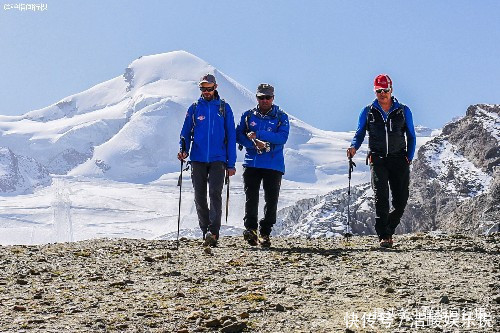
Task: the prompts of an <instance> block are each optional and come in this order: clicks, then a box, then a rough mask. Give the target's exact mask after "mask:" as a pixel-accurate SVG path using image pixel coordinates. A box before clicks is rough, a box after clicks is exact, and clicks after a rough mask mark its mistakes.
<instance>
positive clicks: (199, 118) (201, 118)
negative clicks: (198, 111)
mask: <svg viewBox="0 0 500 333" xmlns="http://www.w3.org/2000/svg"><path fill="white" fill-rule="evenodd" d="M196 119H198V120H200V121H201V120H203V119H205V116H199V117H198V118H196Z"/></svg>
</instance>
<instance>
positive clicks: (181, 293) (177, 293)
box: [175, 291, 186, 298]
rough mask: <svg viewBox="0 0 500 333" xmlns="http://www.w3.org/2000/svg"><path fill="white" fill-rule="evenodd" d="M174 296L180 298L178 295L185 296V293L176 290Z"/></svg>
mask: <svg viewBox="0 0 500 333" xmlns="http://www.w3.org/2000/svg"><path fill="white" fill-rule="evenodd" d="M175 297H178V298H180V297H186V294H184V293H183V292H182V291H178V292H176V293H175Z"/></svg>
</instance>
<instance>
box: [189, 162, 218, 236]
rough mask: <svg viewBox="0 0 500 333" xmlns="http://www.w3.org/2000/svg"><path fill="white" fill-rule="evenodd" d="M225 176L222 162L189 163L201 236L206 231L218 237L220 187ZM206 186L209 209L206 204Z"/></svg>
mask: <svg viewBox="0 0 500 333" xmlns="http://www.w3.org/2000/svg"><path fill="white" fill-rule="evenodd" d="M225 175H226V164H225V163H224V162H220V161H217V162H209V163H205V162H195V161H192V162H191V180H192V181H193V187H194V203H195V205H196V213H198V223H199V224H200V229H201V231H202V232H203V235H205V233H206V232H207V231H210V232H211V233H212V234H214V235H216V236H217V238H218V237H219V229H220V224H221V223H220V222H221V217H222V187H223V186H224V178H225ZM207 184H208V189H209V190H208V193H209V196H210V209H209V208H208V203H207Z"/></svg>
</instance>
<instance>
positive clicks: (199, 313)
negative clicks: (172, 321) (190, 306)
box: [187, 311, 203, 320]
mask: <svg viewBox="0 0 500 333" xmlns="http://www.w3.org/2000/svg"><path fill="white" fill-rule="evenodd" d="M201 317H203V311H193V312H191V313H190V314H189V315H188V316H187V319H190V320H195V319H198V318H201Z"/></svg>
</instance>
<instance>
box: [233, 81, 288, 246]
mask: <svg viewBox="0 0 500 333" xmlns="http://www.w3.org/2000/svg"><path fill="white" fill-rule="evenodd" d="M273 102H274V87H273V86H271V85H270V84H267V83H262V84H260V85H259V86H258V87H257V103H258V104H257V106H256V107H255V108H253V109H251V110H248V111H246V112H244V113H243V115H242V116H241V121H240V123H239V124H238V126H237V127H236V141H237V142H238V143H239V144H240V149H242V147H245V148H246V153H245V160H244V162H243V166H244V167H245V171H244V172H243V182H244V189H245V196H246V201H245V217H244V219H243V221H244V224H245V228H246V230H245V232H244V233H243V237H244V239H245V240H246V241H247V242H248V243H249V244H250V245H252V246H255V245H257V244H258V241H259V237H258V234H257V229H258V228H259V233H260V244H261V246H262V247H270V246H271V239H270V235H271V231H272V227H273V225H274V224H275V223H276V211H277V208H278V197H279V191H280V186H281V177H282V176H283V174H284V173H285V159H284V155H283V148H284V145H285V143H286V141H287V140H288V133H289V130H290V124H289V123H288V115H287V114H286V113H285V112H283V111H282V110H281V109H280V108H279V106H277V105H274V104H273ZM261 183H262V187H263V188H264V200H265V202H266V203H265V206H264V218H262V219H261V220H260V221H259V222H258V221H257V220H258V209H259V190H260V184H261Z"/></svg>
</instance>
